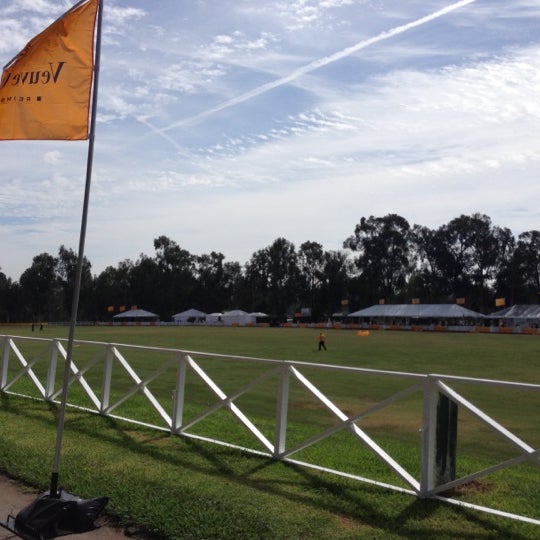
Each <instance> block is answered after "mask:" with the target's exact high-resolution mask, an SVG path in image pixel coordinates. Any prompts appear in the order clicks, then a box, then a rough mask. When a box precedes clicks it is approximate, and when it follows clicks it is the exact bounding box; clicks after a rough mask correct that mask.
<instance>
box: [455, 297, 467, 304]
mask: <svg viewBox="0 0 540 540" xmlns="http://www.w3.org/2000/svg"><path fill="white" fill-rule="evenodd" d="M456 304H458V305H460V306H463V305H465V298H456Z"/></svg>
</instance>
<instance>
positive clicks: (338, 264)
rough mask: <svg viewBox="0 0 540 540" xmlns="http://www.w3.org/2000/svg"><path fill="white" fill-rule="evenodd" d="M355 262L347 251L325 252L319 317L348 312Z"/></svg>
mask: <svg viewBox="0 0 540 540" xmlns="http://www.w3.org/2000/svg"><path fill="white" fill-rule="evenodd" d="M353 264H354V263H353V262H352V261H351V259H350V258H349V255H348V253H347V252H346V251H344V250H340V251H325V252H324V267H323V274H322V283H321V287H320V292H321V294H320V306H319V316H320V315H322V314H324V315H326V316H331V315H332V313H336V312H346V311H348V307H347V306H348V302H349V285H350V277H351V274H352V266H353Z"/></svg>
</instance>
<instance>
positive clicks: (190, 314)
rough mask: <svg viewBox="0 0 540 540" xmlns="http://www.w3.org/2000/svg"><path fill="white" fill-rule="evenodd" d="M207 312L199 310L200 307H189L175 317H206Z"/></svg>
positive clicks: (174, 316)
mask: <svg viewBox="0 0 540 540" xmlns="http://www.w3.org/2000/svg"><path fill="white" fill-rule="evenodd" d="M205 315H206V313H205V312H204V311H199V310H198V309H187V310H186V311H182V312H181V313H177V314H176V315H173V319H174V318H176V317H204V316H205Z"/></svg>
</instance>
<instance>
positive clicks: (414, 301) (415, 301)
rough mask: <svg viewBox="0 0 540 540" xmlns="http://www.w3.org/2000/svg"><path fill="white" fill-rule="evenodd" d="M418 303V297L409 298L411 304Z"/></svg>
mask: <svg viewBox="0 0 540 540" xmlns="http://www.w3.org/2000/svg"><path fill="white" fill-rule="evenodd" d="M419 303H420V298H413V299H412V300H411V304H419Z"/></svg>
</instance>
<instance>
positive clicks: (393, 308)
mask: <svg viewBox="0 0 540 540" xmlns="http://www.w3.org/2000/svg"><path fill="white" fill-rule="evenodd" d="M348 317H351V318H353V317H359V318H364V317H365V318H385V319H404V318H407V319H428V318H429V319H460V320H464V319H483V318H484V315H482V314H481V313H478V312H476V311H472V310H470V309H467V308H464V307H463V306H459V305H457V304H376V305H374V306H371V307H368V308H366V309H361V310H359V311H355V312H354V313H349V315H348Z"/></svg>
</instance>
